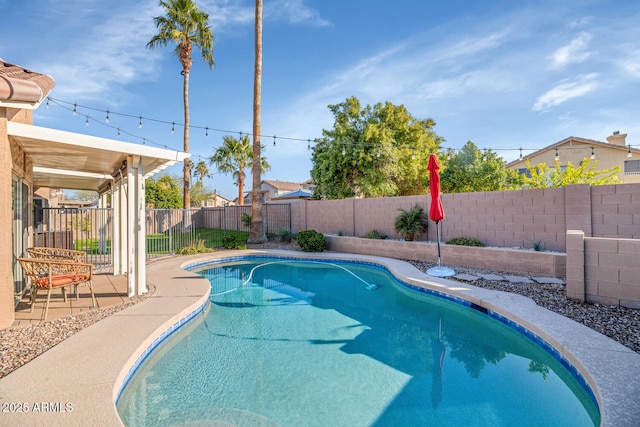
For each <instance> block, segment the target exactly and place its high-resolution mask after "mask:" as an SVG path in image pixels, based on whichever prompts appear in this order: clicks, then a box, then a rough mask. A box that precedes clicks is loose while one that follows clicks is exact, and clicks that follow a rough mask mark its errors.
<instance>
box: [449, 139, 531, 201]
mask: <svg viewBox="0 0 640 427" xmlns="http://www.w3.org/2000/svg"><path fill="white" fill-rule="evenodd" d="M447 155H448V159H445V161H444V162H443V169H442V172H441V173H440V185H441V188H442V192H443V193H464V192H474V191H498V190H507V189H514V188H518V187H519V186H520V185H521V183H522V181H523V177H521V176H520V175H519V174H518V172H517V171H514V170H511V169H507V167H506V165H505V162H504V160H503V159H502V158H501V157H499V156H498V155H497V154H496V153H495V152H494V151H492V150H485V151H484V153H483V152H481V151H480V150H479V149H478V147H477V146H476V145H475V144H474V143H473V142H471V141H468V142H467V143H466V144H465V145H464V147H462V149H461V150H460V151H458V152H454V151H453V150H449V151H448V152H447Z"/></svg>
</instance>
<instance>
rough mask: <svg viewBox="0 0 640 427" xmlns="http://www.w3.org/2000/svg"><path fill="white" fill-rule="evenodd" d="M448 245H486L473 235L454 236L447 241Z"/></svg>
mask: <svg viewBox="0 0 640 427" xmlns="http://www.w3.org/2000/svg"><path fill="white" fill-rule="evenodd" d="M447 245H458V246H480V247H482V246H484V243H482V242H481V241H480V240H478V239H475V238H473V237H454V238H453V239H450V240H448V241H447Z"/></svg>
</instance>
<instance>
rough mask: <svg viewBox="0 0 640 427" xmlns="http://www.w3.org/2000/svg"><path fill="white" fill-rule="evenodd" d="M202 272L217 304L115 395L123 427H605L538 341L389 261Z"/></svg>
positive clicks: (287, 263) (260, 264)
mask: <svg viewBox="0 0 640 427" xmlns="http://www.w3.org/2000/svg"><path fill="white" fill-rule="evenodd" d="M199 273H200V274H202V275H204V276H205V277H207V278H209V280H210V281H211V284H212V292H211V306H210V308H209V309H208V310H207V311H206V314H204V315H202V316H199V317H197V318H196V319H194V320H193V321H191V322H189V323H188V324H187V326H185V327H183V328H182V329H180V330H179V331H178V332H177V333H175V334H173V335H172V336H170V337H169V338H168V339H167V340H165V341H164V342H163V343H162V344H161V345H159V346H158V347H157V348H156V350H155V351H153V352H152V353H151V355H150V356H149V357H148V358H147V359H146V360H145V362H144V363H143V364H142V365H141V366H140V367H139V369H138V371H137V372H136V373H135V375H133V377H132V378H131V380H130V381H129V383H128V384H127V386H126V388H125V389H124V391H123V393H122V394H121V396H120V398H119V399H118V403H117V407H118V411H119V413H120V416H121V417H122V420H123V422H124V423H125V424H126V425H127V426H165V425H167V426H168V425H203V426H204V425H238V426H255V425H259V426H271V425H273V426H275V425H279V426H303V425H304V426H332V427H335V426H405V425H406V426H416V425H429V426H432V425H434V426H437V425H441V426H470V425H473V426H477V425H482V426H485V425H486V426H514V425H518V426H593V425H599V423H600V417H599V413H598V410H597V407H596V405H595V404H594V402H593V397H592V395H591V394H590V393H589V392H588V391H586V390H585V388H584V387H583V386H582V385H581V382H580V381H579V379H577V378H576V377H575V376H574V375H572V374H571V373H570V372H569V370H567V368H566V367H565V366H564V365H563V364H562V363H561V362H560V361H559V360H557V359H556V358H555V357H553V356H552V355H551V354H550V353H549V352H548V351H546V350H544V349H543V348H542V347H541V346H540V345H538V344H536V343H535V342H534V341H533V340H531V339H530V338H527V337H526V336H525V335H524V334H522V333H520V332H518V331H517V330H515V329H513V328H512V327H509V326H507V325H505V324H504V323H503V322H500V321H498V320H496V319H494V318H492V317H490V316H488V315H487V314H486V313H485V312H483V310H477V309H474V308H471V307H468V306H465V305H463V304H460V303H459V302H455V301H451V300H447V299H445V298H440V297H436V296H433V295H427V294H425V293H421V292H417V291H413V290H409V289H407V287H406V286H405V285H403V284H401V283H399V282H398V281H397V280H395V279H394V278H393V277H392V276H391V274H389V273H388V272H387V271H386V270H384V269H382V268H379V267H375V266H371V265H365V264H356V263H347V262H338V261H332V262H308V261H300V260H297V261H291V260H284V259H275V258H250V257H248V258H246V259H243V260H240V261H234V262H231V263H217V264H211V265H209V266H206V267H201V269H200V271H199ZM373 288H375V289H373Z"/></svg>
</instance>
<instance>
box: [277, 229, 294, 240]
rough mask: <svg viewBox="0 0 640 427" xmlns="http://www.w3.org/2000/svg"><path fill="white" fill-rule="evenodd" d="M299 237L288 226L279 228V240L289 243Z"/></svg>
mask: <svg viewBox="0 0 640 427" xmlns="http://www.w3.org/2000/svg"><path fill="white" fill-rule="evenodd" d="M297 238H298V236H297V234H296V233H294V232H293V231H291V230H289V229H288V228H281V229H280V230H278V240H279V241H281V242H284V243H289V242H291V241H292V240H296V239H297Z"/></svg>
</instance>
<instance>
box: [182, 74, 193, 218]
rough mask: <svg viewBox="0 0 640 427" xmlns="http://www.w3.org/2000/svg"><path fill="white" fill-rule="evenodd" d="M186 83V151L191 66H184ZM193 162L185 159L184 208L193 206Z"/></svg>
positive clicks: (186, 147) (185, 149) (187, 145)
mask: <svg viewBox="0 0 640 427" xmlns="http://www.w3.org/2000/svg"><path fill="white" fill-rule="evenodd" d="M182 73H183V74H184V83H183V86H182V96H183V101H184V152H185V153H188V152H189V68H183V71H182ZM190 166H191V162H190V161H189V159H187V160H185V161H184V175H183V179H184V204H183V206H184V209H189V208H190V207H191V188H190V187H191V167H190Z"/></svg>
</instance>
